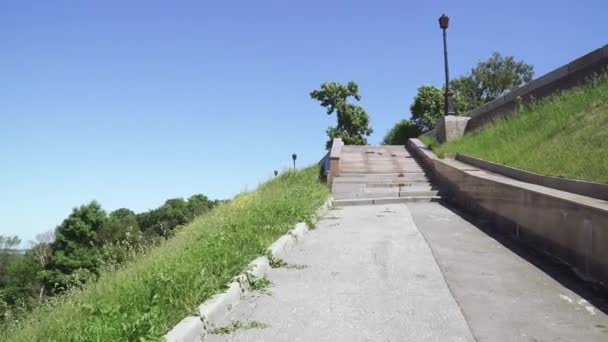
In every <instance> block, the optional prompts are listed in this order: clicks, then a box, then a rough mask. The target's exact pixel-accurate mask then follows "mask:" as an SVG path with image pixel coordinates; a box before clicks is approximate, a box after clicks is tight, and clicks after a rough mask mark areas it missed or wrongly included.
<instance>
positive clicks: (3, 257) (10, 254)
mask: <svg viewBox="0 0 608 342" xmlns="http://www.w3.org/2000/svg"><path fill="white" fill-rule="evenodd" d="M20 243H21V239H19V237H18V236H3V235H0V288H3V287H5V286H7V285H8V284H9V283H10V277H9V274H8V269H9V267H10V264H11V262H12V261H13V260H14V259H15V258H17V257H18V254H16V253H15V250H14V248H16V247H17V246H19V244H20Z"/></svg>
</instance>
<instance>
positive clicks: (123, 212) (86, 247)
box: [0, 194, 223, 323]
mask: <svg viewBox="0 0 608 342" xmlns="http://www.w3.org/2000/svg"><path fill="white" fill-rule="evenodd" d="M221 202H223V201H220V200H210V199H208V198H207V196H205V195H202V194H197V195H193V196H191V197H190V198H188V199H187V200H184V199H183V198H173V199H169V200H167V201H166V202H165V203H164V204H163V205H161V206H160V207H158V208H156V209H153V210H150V211H147V212H143V213H139V214H136V213H135V212H133V211H132V210H129V209H126V208H121V209H117V210H115V211H112V212H110V213H109V214H108V213H107V212H106V211H104V210H103V209H102V207H101V205H100V204H99V203H98V202H96V201H92V202H90V203H88V204H85V205H82V206H80V207H77V208H74V209H73V210H72V213H71V214H70V215H69V216H68V217H67V218H66V219H65V220H63V222H62V223H61V224H60V225H59V226H57V228H56V229H55V230H54V231H51V232H47V233H44V234H41V235H38V236H36V240H35V241H33V242H32V246H31V248H29V249H28V250H27V251H25V253H15V249H14V248H15V247H16V246H18V245H19V244H20V243H21V240H20V239H19V238H18V237H17V236H13V237H4V236H0V323H1V322H2V321H6V320H11V319H17V318H18V317H21V315H22V314H23V313H24V312H27V311H29V310H30V309H31V308H32V307H34V306H36V305H38V304H39V303H41V302H43V301H44V300H45V299H46V298H48V297H52V296H55V295H58V294H60V293H62V292H65V291H66V290H68V289H70V288H73V287H79V286H81V285H82V284H84V283H85V282H87V281H89V280H91V279H95V278H96V277H97V276H98V275H99V274H100V271H101V270H102V269H104V268H116V267H120V265H122V264H124V263H125V262H126V261H128V260H129V259H131V258H133V257H134V256H136V255H138V254H140V253H142V252H143V251H145V250H146V249H148V248H150V247H151V246H154V245H157V244H158V243H160V242H161V241H162V240H164V239H167V238H169V237H171V236H172V235H173V234H174V232H175V230H176V228H177V227H179V226H181V225H184V224H186V223H188V222H190V221H192V220H193V219H194V218H195V217H196V216H198V215H201V214H204V213H206V212H208V211H209V210H211V209H212V208H213V207H215V206H216V205H218V204H219V203H221Z"/></svg>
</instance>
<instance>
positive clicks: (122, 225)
mask: <svg viewBox="0 0 608 342" xmlns="http://www.w3.org/2000/svg"><path fill="white" fill-rule="evenodd" d="M139 233H140V232H139V222H138V221H137V215H136V214H135V213H134V212H133V211H131V210H129V209H127V208H120V209H117V210H114V211H113V212H111V213H110V214H109V215H108V219H107V220H106V221H105V222H104V224H103V226H101V228H100V230H99V232H98V234H97V244H98V245H103V244H106V243H116V242H119V241H127V240H130V239H133V238H136V237H137V235H138V234H139Z"/></svg>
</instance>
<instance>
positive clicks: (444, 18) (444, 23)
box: [439, 14, 450, 30]
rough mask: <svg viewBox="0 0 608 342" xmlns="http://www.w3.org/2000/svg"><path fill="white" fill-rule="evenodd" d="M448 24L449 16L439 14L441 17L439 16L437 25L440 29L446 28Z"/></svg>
mask: <svg viewBox="0 0 608 342" xmlns="http://www.w3.org/2000/svg"><path fill="white" fill-rule="evenodd" d="M449 24H450V17H448V16H447V15H445V14H443V15H441V17H439V27H441V29H442V30H445V29H447V28H448V25H449Z"/></svg>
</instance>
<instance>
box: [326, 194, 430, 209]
mask: <svg viewBox="0 0 608 342" xmlns="http://www.w3.org/2000/svg"><path fill="white" fill-rule="evenodd" d="M440 200H441V197H440V196H412V197H382V198H357V199H339V200H334V201H333V205H334V206H336V207H345V206H352V205H378V204H392V203H413V202H438V201H440Z"/></svg>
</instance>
